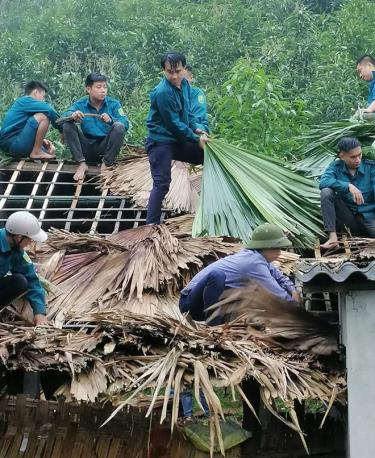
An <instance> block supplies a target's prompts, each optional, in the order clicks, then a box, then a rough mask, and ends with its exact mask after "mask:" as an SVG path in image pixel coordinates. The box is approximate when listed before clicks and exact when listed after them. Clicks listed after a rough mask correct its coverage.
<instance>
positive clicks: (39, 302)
mask: <svg viewBox="0 0 375 458" xmlns="http://www.w3.org/2000/svg"><path fill="white" fill-rule="evenodd" d="M9 272H10V273H12V274H22V275H23V276H24V277H25V278H26V280H27V284H28V291H27V293H26V296H25V297H26V299H27V300H28V301H29V302H30V305H31V307H32V308H33V311H34V314H45V313H46V301H45V292H44V289H43V288H42V285H41V284H40V281H39V278H38V276H37V274H36V272H35V268H34V264H33V263H32V261H31V260H30V258H29V256H28V255H27V253H26V252H25V251H24V250H22V249H14V248H11V246H10V245H9V242H8V240H7V235H6V230H5V229H0V278H3V277H4V276H5V275H6V274H7V273H9ZM0 294H1V291H0Z"/></svg>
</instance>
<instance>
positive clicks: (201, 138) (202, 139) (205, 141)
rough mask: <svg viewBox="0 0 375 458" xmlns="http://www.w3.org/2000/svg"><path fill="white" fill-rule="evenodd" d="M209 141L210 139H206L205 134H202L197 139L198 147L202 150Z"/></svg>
mask: <svg viewBox="0 0 375 458" xmlns="http://www.w3.org/2000/svg"><path fill="white" fill-rule="evenodd" d="M209 141H210V138H209V137H208V135H206V134H203V135H201V136H200V138H199V146H200V148H202V149H204V145H205V144H206V143H207V142H209Z"/></svg>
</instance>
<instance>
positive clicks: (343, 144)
mask: <svg viewBox="0 0 375 458" xmlns="http://www.w3.org/2000/svg"><path fill="white" fill-rule="evenodd" d="M359 146H361V143H360V142H359V140H358V139H357V138H354V137H342V138H341V139H340V140H339V142H338V144H337V148H338V150H339V153H349V151H351V150H352V149H355V148H358V147H359Z"/></svg>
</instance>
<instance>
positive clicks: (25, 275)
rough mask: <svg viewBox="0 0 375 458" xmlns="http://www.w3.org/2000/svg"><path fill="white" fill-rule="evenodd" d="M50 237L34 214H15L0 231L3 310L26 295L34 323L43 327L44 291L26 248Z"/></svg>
mask: <svg viewBox="0 0 375 458" xmlns="http://www.w3.org/2000/svg"><path fill="white" fill-rule="evenodd" d="M46 240H47V234H46V233H45V232H44V231H43V230H42V229H41V227H40V223H39V222H38V220H37V219H36V218H35V216H33V215H32V214H31V213H29V212H27V211H18V212H15V213H12V214H11V215H10V216H9V218H8V220H7V222H6V224H5V228H4V229H0V309H2V308H4V307H6V306H7V305H8V304H9V303H10V302H12V301H13V300H14V299H16V298H18V297H21V296H23V295H25V297H26V299H27V300H28V301H29V302H30V305H31V307H32V308H33V311H34V324H36V325H38V324H44V323H46V322H47V318H46V302H45V292H44V289H43V288H42V286H41V284H40V282H39V278H38V276H37V274H36V272H35V269H34V265H33V263H32V262H31V260H30V258H29V257H28V255H27V253H26V252H25V251H24V249H25V248H26V247H27V246H28V245H29V244H30V243H31V242H32V241H34V242H45V241H46Z"/></svg>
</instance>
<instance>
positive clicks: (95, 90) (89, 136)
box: [63, 73, 129, 181]
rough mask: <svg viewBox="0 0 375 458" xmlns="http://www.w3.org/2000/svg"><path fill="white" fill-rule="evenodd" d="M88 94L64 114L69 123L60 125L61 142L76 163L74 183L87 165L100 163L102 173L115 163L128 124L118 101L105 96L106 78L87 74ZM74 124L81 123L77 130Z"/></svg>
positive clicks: (80, 178)
mask: <svg viewBox="0 0 375 458" xmlns="http://www.w3.org/2000/svg"><path fill="white" fill-rule="evenodd" d="M85 86H86V91H87V93H88V95H87V96H86V97H83V98H81V99H79V100H77V101H76V102H75V103H73V105H72V106H71V107H70V108H69V109H68V110H67V111H66V112H65V113H64V114H63V116H71V117H72V118H73V121H72V122H66V123H64V125H63V133H64V142H65V144H66V145H67V146H68V147H69V149H70V151H71V153H72V156H73V159H74V160H75V161H76V162H78V167H77V170H76V173H75V175H74V177H73V178H74V180H76V181H80V180H83V178H84V177H85V174H86V172H87V170H88V167H87V163H86V162H99V161H102V171H103V170H105V169H106V168H107V167H110V166H112V165H113V164H114V162H115V160H116V157H117V155H118V154H119V152H120V149H121V146H122V144H123V141H124V136H125V132H126V131H127V130H128V129H129V121H128V118H127V117H126V116H125V113H124V110H123V108H122V106H121V103H120V101H119V100H116V99H113V98H112V97H108V96H107V93H108V87H107V78H106V77H105V76H104V75H102V74H101V73H90V74H89V75H88V76H87V78H86V82H85ZM76 122H79V123H80V129H79V128H78V126H77V124H76Z"/></svg>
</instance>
